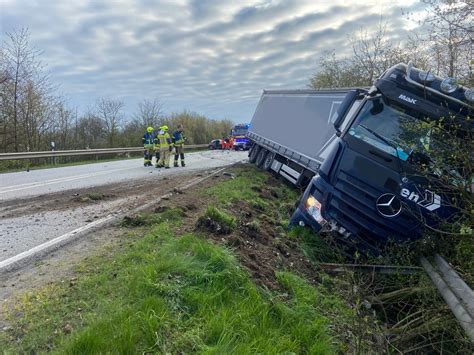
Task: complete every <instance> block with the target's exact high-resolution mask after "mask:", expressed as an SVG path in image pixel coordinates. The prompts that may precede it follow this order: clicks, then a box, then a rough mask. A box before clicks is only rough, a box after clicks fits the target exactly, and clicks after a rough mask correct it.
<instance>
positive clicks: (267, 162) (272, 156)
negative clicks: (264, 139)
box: [262, 152, 275, 170]
mask: <svg viewBox="0 0 474 355" xmlns="http://www.w3.org/2000/svg"><path fill="white" fill-rule="evenodd" d="M273 159H275V153H273V152H268V153H267V156H266V157H265V160H264V161H263V164H262V169H263V170H270V167H271V166H272V163H273Z"/></svg>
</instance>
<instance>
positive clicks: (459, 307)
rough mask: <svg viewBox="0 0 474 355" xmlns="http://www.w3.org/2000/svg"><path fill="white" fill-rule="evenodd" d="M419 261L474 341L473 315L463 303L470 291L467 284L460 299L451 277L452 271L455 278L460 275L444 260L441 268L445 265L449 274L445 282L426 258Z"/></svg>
mask: <svg viewBox="0 0 474 355" xmlns="http://www.w3.org/2000/svg"><path fill="white" fill-rule="evenodd" d="M438 257H439V255H438ZM439 258H441V257H439ZM436 259H437V258H436ZM420 261H421V265H422V266H423V268H424V269H425V271H426V273H427V274H428V275H429V277H430V278H431V281H433V283H434V284H435V286H436V288H437V289H438V291H439V293H440V294H441V296H442V297H443V299H444V300H445V301H446V303H447V305H448V306H449V308H450V309H451V311H452V312H453V314H454V316H455V317H456V319H457V320H458V323H459V324H460V325H461V327H462V328H463V329H464V331H465V332H466V334H467V335H468V337H469V339H471V341H472V342H474V317H473V316H472V315H471V314H470V313H469V312H468V310H467V309H466V307H465V306H464V304H463V303H465V302H463V300H466V299H468V298H469V295H470V293H471V292H472V290H471V289H470V288H469V286H467V285H466V286H467V287H468V288H469V290H470V292H469V291H468V294H467V295H465V294H464V293H461V294H462V296H461V299H460V297H458V295H457V294H459V292H460V289H458V288H457V286H456V285H457V282H456V281H454V279H452V277H453V274H452V273H454V274H455V275H456V277H455V278H457V279H459V278H460V277H459V275H457V273H456V272H455V271H454V270H452V269H451V268H450V267H449V265H448V264H447V263H446V262H444V263H442V268H445V267H446V266H447V267H448V269H449V270H450V271H449V274H450V275H451V277H448V278H449V279H450V281H449V282H446V281H445V279H443V277H442V276H441V275H440V274H439V273H438V272H437V271H436V270H435V269H434V268H433V266H432V265H431V264H430V262H429V261H428V260H427V259H426V258H424V257H422V258H421V259H420ZM443 261H444V260H443ZM453 281H454V287H453V288H451V286H453V283H452V282H453ZM461 292H462V291H461ZM472 301H473V300H472V299H471V302H472ZM468 303H470V302H468Z"/></svg>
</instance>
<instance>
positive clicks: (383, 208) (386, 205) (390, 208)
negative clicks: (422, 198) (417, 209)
mask: <svg viewBox="0 0 474 355" xmlns="http://www.w3.org/2000/svg"><path fill="white" fill-rule="evenodd" d="M375 207H376V208H377V211H378V212H379V213H380V214H381V215H382V216H384V217H389V218H391V217H395V216H398V214H399V213H400V212H401V211H402V203H401V202H400V199H399V198H398V197H397V196H395V195H394V194H383V195H381V196H380V197H379V198H378V199H377V202H375Z"/></svg>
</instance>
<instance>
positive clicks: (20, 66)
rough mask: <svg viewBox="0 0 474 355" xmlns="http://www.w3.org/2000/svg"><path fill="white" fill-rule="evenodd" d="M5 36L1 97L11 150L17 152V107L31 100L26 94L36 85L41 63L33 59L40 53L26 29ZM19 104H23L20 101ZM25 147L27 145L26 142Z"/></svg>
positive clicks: (18, 114)
mask: <svg viewBox="0 0 474 355" xmlns="http://www.w3.org/2000/svg"><path fill="white" fill-rule="evenodd" d="M6 35H7V41H6V42H5V43H4V50H3V58H4V59H3V60H4V62H5V71H6V73H7V75H6V77H7V80H6V85H5V86H4V87H5V92H4V95H5V96H9V97H8V98H7V100H5V101H7V102H9V103H10V105H9V107H5V109H6V111H7V113H6V115H7V117H8V118H10V119H11V120H12V124H13V146H14V150H15V151H16V152H18V151H19V146H20V132H19V129H20V127H19V125H20V105H21V104H22V101H24V100H26V101H28V100H29V99H31V97H28V95H30V94H31V93H32V86H34V85H36V82H37V80H38V74H39V73H40V71H41V63H40V62H39V61H38V60H37V57H38V56H39V55H40V54H41V52H40V51H39V50H37V49H35V48H33V47H31V46H30V44H29V37H30V32H29V31H28V29H25V28H23V29H21V30H20V31H13V32H10V33H7V34H6ZM40 81H41V80H40ZM23 105H25V103H24V102H23ZM24 113H25V111H24ZM25 145H26V146H28V145H29V143H28V141H27V142H26V144H25Z"/></svg>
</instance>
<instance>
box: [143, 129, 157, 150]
mask: <svg viewBox="0 0 474 355" xmlns="http://www.w3.org/2000/svg"><path fill="white" fill-rule="evenodd" d="M155 141H156V136H155V133H154V132H151V133H149V132H145V134H144V135H143V138H142V142H143V146H144V147H146V146H150V145H153V144H154V143H155Z"/></svg>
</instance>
